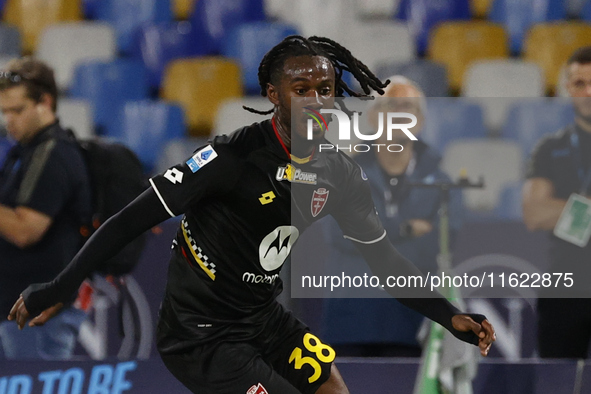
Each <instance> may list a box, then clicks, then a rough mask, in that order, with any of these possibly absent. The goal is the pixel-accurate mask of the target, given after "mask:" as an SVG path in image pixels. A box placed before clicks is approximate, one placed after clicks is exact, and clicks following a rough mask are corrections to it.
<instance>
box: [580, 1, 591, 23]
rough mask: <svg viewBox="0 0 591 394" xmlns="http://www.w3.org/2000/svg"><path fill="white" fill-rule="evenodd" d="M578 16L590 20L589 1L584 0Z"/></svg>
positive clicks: (590, 3) (590, 6) (590, 9)
mask: <svg viewBox="0 0 591 394" xmlns="http://www.w3.org/2000/svg"><path fill="white" fill-rule="evenodd" d="M580 16H581V19H583V20H584V21H586V22H591V1H590V0H586V1H585V2H584V3H583V4H582V7H581V8H580Z"/></svg>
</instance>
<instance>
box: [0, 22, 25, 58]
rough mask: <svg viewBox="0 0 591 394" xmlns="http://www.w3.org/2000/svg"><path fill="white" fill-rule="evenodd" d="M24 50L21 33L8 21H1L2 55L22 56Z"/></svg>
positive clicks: (0, 49)
mask: <svg viewBox="0 0 591 394" xmlns="http://www.w3.org/2000/svg"><path fill="white" fill-rule="evenodd" d="M21 52H22V43H21V34H20V33H19V31H18V29H17V28H16V27H14V26H12V25H9V24H7V23H0V55H1V56H13V57H20V56H21Z"/></svg>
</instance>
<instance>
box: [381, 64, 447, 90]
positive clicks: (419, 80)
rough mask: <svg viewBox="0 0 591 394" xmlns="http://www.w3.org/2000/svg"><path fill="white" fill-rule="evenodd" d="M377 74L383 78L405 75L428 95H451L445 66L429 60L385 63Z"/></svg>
mask: <svg viewBox="0 0 591 394" xmlns="http://www.w3.org/2000/svg"><path fill="white" fill-rule="evenodd" d="M376 74H377V76H378V77H379V78H381V79H382V80H384V79H386V78H388V77H391V76H392V75H403V76H405V77H406V78H408V79H410V80H411V81H413V82H415V83H416V84H417V85H418V86H419V87H420V88H421V89H422V90H423V93H424V94H425V96H426V97H446V96H448V95H449V82H448V80H447V70H446V69H445V66H443V65H441V64H439V63H435V62H431V61H429V60H415V61H412V62H408V63H392V64H385V65H382V66H380V67H378V68H377V71H376Z"/></svg>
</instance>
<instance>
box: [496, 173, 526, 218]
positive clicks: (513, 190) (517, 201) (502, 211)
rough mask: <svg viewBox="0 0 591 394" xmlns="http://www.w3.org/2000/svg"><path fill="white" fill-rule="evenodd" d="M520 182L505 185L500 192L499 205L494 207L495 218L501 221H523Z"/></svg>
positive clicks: (521, 185)
mask: <svg viewBox="0 0 591 394" xmlns="http://www.w3.org/2000/svg"><path fill="white" fill-rule="evenodd" d="M522 189H523V183H522V182H520V181H517V182H511V183H508V184H506V185H505V186H504V187H503V189H502V190H501V196H500V198H499V204H498V205H497V206H496V207H495V217H496V218H498V219H503V220H518V221H521V220H523V208H522V203H521V199H522V193H521V190H522Z"/></svg>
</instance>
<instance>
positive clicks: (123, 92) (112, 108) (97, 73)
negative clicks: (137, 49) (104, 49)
mask: <svg viewBox="0 0 591 394" xmlns="http://www.w3.org/2000/svg"><path fill="white" fill-rule="evenodd" d="M148 90H149V89H148V79H147V73H146V69H145V67H144V65H143V64H142V63H140V62H138V61H134V60H115V61H113V62H89V63H83V64H81V65H79V66H78V67H77V68H76V70H75V72H74V81H73V84H72V87H71V89H70V96H71V97H75V98H83V99H86V100H88V101H90V103H91V104H92V107H93V112H94V122H95V124H96V126H97V127H98V128H99V134H100V132H101V131H102V130H103V129H104V128H107V127H109V125H110V122H112V121H113V118H114V117H115V116H114V115H115V114H116V113H117V111H118V110H119V108H120V107H121V106H123V104H124V102H125V101H128V100H142V99H145V98H147V97H148Z"/></svg>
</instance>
